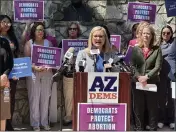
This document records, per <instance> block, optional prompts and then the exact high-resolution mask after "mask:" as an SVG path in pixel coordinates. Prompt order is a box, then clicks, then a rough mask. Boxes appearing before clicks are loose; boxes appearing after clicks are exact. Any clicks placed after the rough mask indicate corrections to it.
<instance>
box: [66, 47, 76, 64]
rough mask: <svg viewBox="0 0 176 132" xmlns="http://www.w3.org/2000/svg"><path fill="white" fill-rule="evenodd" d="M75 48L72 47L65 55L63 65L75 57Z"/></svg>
mask: <svg viewBox="0 0 176 132" xmlns="http://www.w3.org/2000/svg"><path fill="white" fill-rule="evenodd" d="M74 50H75V48H73V47H70V48H69V49H68V50H67V52H66V53H65V55H64V62H63V65H65V64H68V63H69V62H70V61H71V60H72V58H73V53H74Z"/></svg>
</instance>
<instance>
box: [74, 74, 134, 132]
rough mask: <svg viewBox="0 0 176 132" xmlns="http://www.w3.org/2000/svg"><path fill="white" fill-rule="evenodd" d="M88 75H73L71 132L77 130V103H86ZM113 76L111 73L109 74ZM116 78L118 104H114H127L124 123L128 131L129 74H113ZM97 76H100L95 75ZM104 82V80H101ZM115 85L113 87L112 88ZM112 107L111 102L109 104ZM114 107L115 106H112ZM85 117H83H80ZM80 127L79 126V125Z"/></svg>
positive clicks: (129, 105)
mask: <svg viewBox="0 0 176 132" xmlns="http://www.w3.org/2000/svg"><path fill="white" fill-rule="evenodd" d="M89 74H90V73H85V72H84V73H82V72H76V73H74V89H73V92H74V93H73V131H76V130H78V128H77V126H78V125H77V123H78V120H79V119H78V116H77V115H78V103H87V102H88V100H87V97H88V92H87V91H88V90H87V89H88V83H89V82H88V76H89ZM110 74H111V76H113V74H112V73H110ZM114 74H116V76H117V75H118V74H119V80H118V81H119V82H118V83H119V89H118V102H116V103H125V104H127V106H126V107H127V115H126V116H127V121H126V123H127V124H126V130H127V131H129V130H130V112H131V110H130V107H131V100H130V99H131V80H130V74H129V73H114ZM97 75H100V74H99V73H97ZM103 80H104V79H103ZM103 83H104V85H107V83H109V82H108V80H107V82H106V83H105V81H103ZM114 86H115V85H113V87H114ZM105 104H107V103H105ZM111 105H112V102H111ZM114 105H115V104H114ZM80 116H81V115H80ZM82 117H85V115H82ZM79 126H80V125H79Z"/></svg>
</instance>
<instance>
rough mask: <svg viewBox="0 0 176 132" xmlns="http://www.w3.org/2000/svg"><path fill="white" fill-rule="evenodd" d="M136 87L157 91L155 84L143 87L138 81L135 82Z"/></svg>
mask: <svg viewBox="0 0 176 132" xmlns="http://www.w3.org/2000/svg"><path fill="white" fill-rule="evenodd" d="M136 89H139V90H146V91H151V92H157V86H156V84H147V85H146V86H145V87H143V86H142V84H141V83H140V82H136Z"/></svg>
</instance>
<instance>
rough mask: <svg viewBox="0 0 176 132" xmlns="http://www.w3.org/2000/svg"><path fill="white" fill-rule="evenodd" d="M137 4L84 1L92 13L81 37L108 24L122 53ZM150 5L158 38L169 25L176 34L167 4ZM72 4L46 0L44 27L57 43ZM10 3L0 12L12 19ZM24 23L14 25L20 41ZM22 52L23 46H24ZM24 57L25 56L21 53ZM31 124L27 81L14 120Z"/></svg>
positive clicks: (64, 0) (160, 0) (3, 0)
mask: <svg viewBox="0 0 176 132" xmlns="http://www.w3.org/2000/svg"><path fill="white" fill-rule="evenodd" d="M129 1H130V2H132V1H135V0H84V2H85V4H87V5H89V6H90V7H91V8H92V9H93V11H94V13H93V21H92V22H89V23H87V22H80V25H81V30H82V34H81V37H83V38H87V37H88V35H89V32H90V30H91V28H92V27H94V26H95V25H100V24H106V25H107V26H108V29H109V31H110V32H111V34H119V35H121V36H122V49H124V48H125V47H126V45H127V43H128V41H129V40H130V38H131V27H132V25H133V24H134V23H129V22H126V19H127V3H128V2H129ZM151 1H152V2H150V3H155V4H157V16H156V24H155V25H154V27H155V29H156V34H157V37H159V36H158V35H159V34H160V30H161V28H162V27H163V26H164V25H166V24H170V25H171V26H172V27H173V29H174V32H175V26H176V23H175V18H174V17H169V18H168V17H167V14H166V9H165V4H164V3H165V2H164V0H151ZM70 3H71V2H70V0H45V24H46V29H47V32H48V33H49V34H51V35H53V36H56V38H57V41H58V43H60V41H61V40H62V39H63V38H67V36H66V27H67V22H62V21H60V20H61V19H62V18H63V9H64V8H66V7H68V6H69V4H70ZM12 5H13V4H12V1H11V0H1V3H0V6H1V8H0V12H1V14H7V15H9V16H11V17H12V16H13V10H12V9H13V7H12ZM24 27H25V23H14V28H15V31H16V35H17V37H18V38H19V39H20V36H21V34H22V31H23V29H24ZM21 47H22V48H21V49H23V45H21ZM21 54H23V53H22V52H21ZM22 122H26V123H27V122H29V108H28V99H27V89H26V83H25V79H23V80H20V81H19V83H18V88H17V93H16V107H15V113H14V117H13V123H14V124H21V123H22Z"/></svg>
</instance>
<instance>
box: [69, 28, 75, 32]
mask: <svg viewBox="0 0 176 132" xmlns="http://www.w3.org/2000/svg"><path fill="white" fill-rule="evenodd" d="M68 30H73V31H76V30H77V28H69V29H68Z"/></svg>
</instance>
